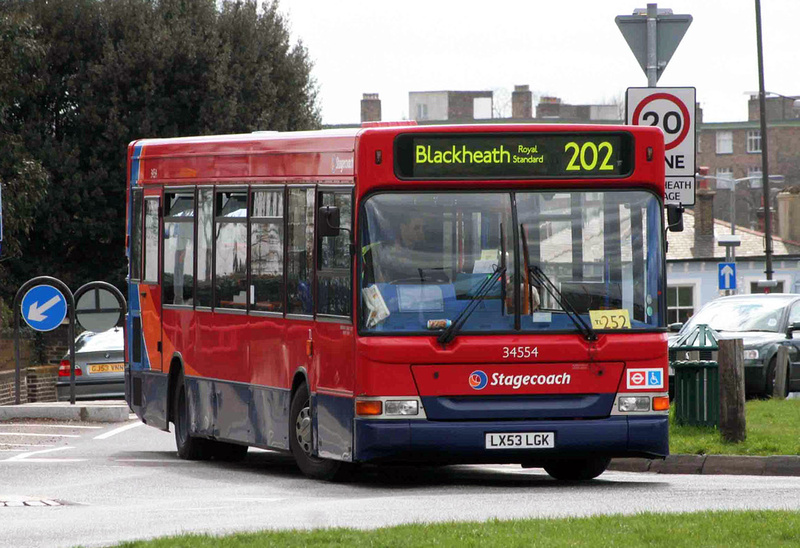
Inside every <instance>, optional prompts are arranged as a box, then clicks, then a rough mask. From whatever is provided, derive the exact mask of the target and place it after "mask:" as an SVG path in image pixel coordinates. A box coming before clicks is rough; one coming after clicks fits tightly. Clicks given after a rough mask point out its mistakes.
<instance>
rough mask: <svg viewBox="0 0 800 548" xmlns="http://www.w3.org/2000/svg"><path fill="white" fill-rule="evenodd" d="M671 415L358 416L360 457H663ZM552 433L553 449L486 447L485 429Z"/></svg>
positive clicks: (534, 460) (461, 460) (540, 459)
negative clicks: (558, 417) (566, 417)
mask: <svg viewBox="0 0 800 548" xmlns="http://www.w3.org/2000/svg"><path fill="white" fill-rule="evenodd" d="M668 431H669V425H668V418H667V416H666V415H659V416H653V415H651V416H638V417H630V416H613V417H607V418H603V419H591V420H531V421H527V420H522V421H492V422H433V421H427V420H419V421H417V420H408V421H397V420H392V421H387V420H362V419H358V420H356V421H355V440H356V443H355V459H354V460H356V461H395V460H396V461H405V462H407V461H422V462H426V461H427V462H446V463H534V464H535V463H537V462H544V461H546V460H548V459H551V458H562V457H566V456H569V457H582V456H583V457H590V456H608V457H651V458H659V457H665V456H667V455H668V454H669V444H668ZM511 432H514V433H522V432H535V433H539V432H542V433H545V432H552V433H553V435H554V441H555V446H554V447H553V448H551V449H486V434H487V433H511Z"/></svg>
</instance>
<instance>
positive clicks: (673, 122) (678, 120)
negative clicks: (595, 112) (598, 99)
mask: <svg viewBox="0 0 800 548" xmlns="http://www.w3.org/2000/svg"><path fill="white" fill-rule="evenodd" d="M695 97H696V91H695V88H690V87H686V88H628V92H627V94H626V102H625V103H626V113H625V121H626V123H627V124H628V125H633V126H655V127H658V128H661V131H663V132H664V149H665V150H664V162H665V175H666V180H665V187H666V188H665V199H664V203H665V204H676V205H677V204H682V205H694V203H695V153H696V140H697V139H696V135H695Z"/></svg>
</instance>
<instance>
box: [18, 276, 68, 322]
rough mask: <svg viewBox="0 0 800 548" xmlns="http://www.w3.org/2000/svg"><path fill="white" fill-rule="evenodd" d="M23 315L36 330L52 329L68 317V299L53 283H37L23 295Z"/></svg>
mask: <svg viewBox="0 0 800 548" xmlns="http://www.w3.org/2000/svg"><path fill="white" fill-rule="evenodd" d="M22 317H23V318H24V319H25V323H27V324H28V325H29V326H31V327H32V328H33V329H35V330H36V331H52V330H53V329H55V328H56V327H58V326H59V325H61V322H63V321H64V318H66V317H67V299H65V298H64V294H63V293H61V291H59V290H58V289H56V288H55V287H53V286H52V285H37V286H34V287H32V288H30V289H29V290H28V292H27V293H25V296H24V297H22Z"/></svg>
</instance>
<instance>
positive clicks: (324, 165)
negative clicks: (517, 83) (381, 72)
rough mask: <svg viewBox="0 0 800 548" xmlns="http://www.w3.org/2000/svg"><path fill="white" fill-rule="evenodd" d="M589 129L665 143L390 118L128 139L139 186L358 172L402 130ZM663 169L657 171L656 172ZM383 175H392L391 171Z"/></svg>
mask: <svg viewBox="0 0 800 548" xmlns="http://www.w3.org/2000/svg"><path fill="white" fill-rule="evenodd" d="M376 126H377V127H376ZM583 132H587V133H596V132H599V133H628V134H633V135H634V136H635V137H637V138H640V137H641V138H643V141H645V142H646V143H648V144H650V143H652V146H654V147H656V148H657V147H658V146H659V145H660V147H662V150H663V136H662V134H661V131H660V130H659V129H657V128H650V127H637V126H621V125H588V124H585V125H573V124H468V125H467V124H464V125H441V126H434V125H431V126H417V125H416V124H414V123H413V122H409V123H407V124H398V123H385V124H369V125H368V126H367V127H354V128H341V129H327V130H316V131H297V132H273V131H265V132H253V133H246V134H235V135H216V136H197V137H177V138H166V139H141V140H137V141H134V142H132V143H130V145H129V152H128V154H129V160H130V162H131V167H132V169H131V170H130V172H129V173H130V174H131V178H132V179H133V181H132V184H133V185H135V186H137V185H140V184H144V185H147V184H167V185H179V184H189V183H190V181H191V182H200V181H212V180H213V181H219V182H224V181H236V182H248V181H256V180H261V179H264V178H267V179H269V178H275V179H286V178H300V179H303V178H325V179H330V180H334V181H335V180H338V179H352V178H353V177H354V176H355V174H356V172H362V171H364V170H365V169H369V168H372V167H373V162H372V158H373V155H374V151H375V150H382V151H383V154H384V155H386V157H387V158H390V157H391V156H389V155H390V154H391V153H392V148H393V144H394V142H395V137H397V136H398V135H401V134H410V133H413V134H451V133H452V134H473V135H477V134H484V135H486V134H506V135H508V134H514V133H583ZM637 148H638V147H637ZM359 156H360V157H359ZM656 156H658V157H660V158H661V162H660V164H661V165H663V152H660V153H658V152H657V153H656ZM654 160H657V159H656V158H654ZM386 163H387V164H388V165H385V166H383V167H384V169H390V170H391V168H392V163H391V162H386ZM656 165H658V163H657V162H656ZM657 171H658V170H656V171H655V172H654V173H653V175H654V176H655V178H657V175H658V173H657ZM662 171H663V170H662ZM382 175H383V176H386V173H382ZM649 178H651V179H652V178H654V177H649ZM661 178H662V179H663V172H662V174H661Z"/></svg>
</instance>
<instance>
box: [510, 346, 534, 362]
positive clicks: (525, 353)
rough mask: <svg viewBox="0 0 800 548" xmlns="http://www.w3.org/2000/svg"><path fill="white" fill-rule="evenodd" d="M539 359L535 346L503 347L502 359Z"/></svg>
mask: <svg viewBox="0 0 800 548" xmlns="http://www.w3.org/2000/svg"><path fill="white" fill-rule="evenodd" d="M531 356H533V357H534V358H538V357H539V348H537V347H535V346H504V347H503V359H508V358H523V359H524V358H530V357H531Z"/></svg>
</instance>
